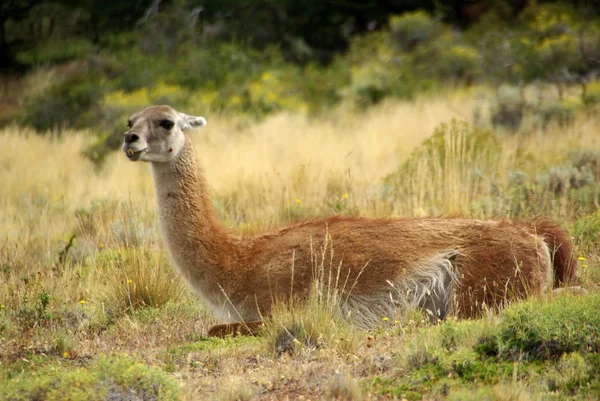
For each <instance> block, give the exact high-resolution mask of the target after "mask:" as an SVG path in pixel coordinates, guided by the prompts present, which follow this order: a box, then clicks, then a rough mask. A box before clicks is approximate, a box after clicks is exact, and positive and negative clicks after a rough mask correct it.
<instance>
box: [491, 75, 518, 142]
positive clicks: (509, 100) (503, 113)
mask: <svg viewBox="0 0 600 401" xmlns="http://www.w3.org/2000/svg"><path fill="white" fill-rule="evenodd" d="M525 107H526V104H525V101H524V100H523V96H522V94H521V90H520V89H519V88H517V87H515V86H501V87H500V88H499V89H498V90H497V91H496V94H495V98H494V99H493V101H492V102H491V104H490V118H491V121H492V125H493V126H494V127H501V128H505V129H508V130H509V131H511V132H515V131H517V130H518V129H519V127H520V126H521V122H522V121H523V115H524V113H525Z"/></svg>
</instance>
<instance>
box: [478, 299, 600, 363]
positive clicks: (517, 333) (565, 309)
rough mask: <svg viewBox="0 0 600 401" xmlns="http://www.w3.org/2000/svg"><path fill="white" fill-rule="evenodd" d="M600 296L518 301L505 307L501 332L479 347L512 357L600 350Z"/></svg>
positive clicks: (546, 356) (549, 356) (536, 357)
mask: <svg viewBox="0 0 600 401" xmlns="http://www.w3.org/2000/svg"><path fill="white" fill-rule="evenodd" d="M599 307H600V295H598V294H594V295H589V296H580V297H568V296H563V297H560V298H558V299H555V300H552V301H551V302H545V303H542V302H539V301H533V300H532V301H528V302H523V303H516V304H513V305H511V306H510V307H509V308H508V309H506V310H504V311H503V313H502V315H501V321H500V324H499V326H498V329H497V333H495V334H492V335H491V336H490V337H488V338H487V339H486V340H484V341H482V343H481V345H480V346H479V348H478V350H479V351H480V352H483V351H482V350H486V352H490V351H492V353H494V354H496V355H497V356H498V357H500V358H502V359H509V360H519V359H521V358H525V359H529V360H547V359H556V358H558V357H560V356H562V355H563V354H565V353H571V352H580V353H581V354H582V355H586V354H590V353H597V352H598V351H600V315H598V313H597V311H598V308H599Z"/></svg>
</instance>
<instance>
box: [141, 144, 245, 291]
mask: <svg viewBox="0 0 600 401" xmlns="http://www.w3.org/2000/svg"><path fill="white" fill-rule="evenodd" d="M152 172H153V175H154V183H155V186H156V197H157V200H158V213H159V219H160V225H161V231H162V234H163V236H164V238H165V242H166V245H167V248H168V250H169V253H170V254H171V257H172V259H173V260H174V262H175V264H176V265H177V267H178V268H179V270H180V271H181V273H182V275H183V276H184V278H186V279H187V280H188V281H189V282H190V283H191V284H192V285H193V286H194V287H195V289H196V290H197V291H198V292H200V293H201V294H202V295H204V296H205V297H206V298H208V299H211V298H213V296H211V294H210V293H211V292H213V291H214V287H216V288H218V286H216V284H218V285H220V286H226V285H227V282H226V278H227V275H226V274H224V270H227V269H228V268H229V267H231V266H230V265H231V263H230V262H231V260H232V257H234V255H235V254H236V249H235V247H236V244H235V241H234V239H233V238H232V237H230V236H229V234H228V232H227V229H226V228H225V227H224V226H223V224H222V223H221V222H220V221H219V220H218V218H217V215H216V211H215V209H214V207H213V205H212V203H211V201H210V198H209V196H208V194H207V189H206V186H207V185H206V182H205V179H204V176H203V174H202V171H201V170H200V169H199V168H198V166H197V165H196V157H195V154H194V149H193V147H192V144H191V142H190V139H189V138H187V137H186V140H185V145H184V148H183V149H182V150H181V151H180V153H179V154H178V155H177V156H176V157H175V159H174V160H172V161H171V162H168V163H152ZM224 280H225V281H224ZM213 286H214V287H213Z"/></svg>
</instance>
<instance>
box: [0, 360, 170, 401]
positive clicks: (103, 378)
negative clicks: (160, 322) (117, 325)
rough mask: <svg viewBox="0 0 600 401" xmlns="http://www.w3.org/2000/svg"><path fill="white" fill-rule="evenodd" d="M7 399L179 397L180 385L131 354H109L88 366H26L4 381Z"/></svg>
mask: <svg viewBox="0 0 600 401" xmlns="http://www.w3.org/2000/svg"><path fill="white" fill-rule="evenodd" d="M0 399H2V400H5V401H34V400H64V399H68V400H74V401H84V400H85V401H94V400H98V401H100V400H113V399H115V400H116V399H140V400H157V401H171V400H179V399H180V394H179V386H178V385H177V383H176V382H174V381H173V380H172V379H171V378H170V377H169V376H168V375H166V374H165V373H164V372H163V371H162V370H160V369H157V368H153V367H150V366H148V365H146V364H145V363H140V362H137V361H135V360H133V359H130V358H127V357H121V356H117V357H112V358H110V357H105V358H100V359H98V360H95V361H93V362H92V363H90V364H89V365H88V366H86V367H80V368H76V369H69V368H68V366H61V365H49V366H46V367H42V368H40V369H35V370H31V369H30V370H24V371H23V372H22V373H20V374H19V375H18V376H17V377H15V378H13V380H11V381H7V382H4V383H2V384H0Z"/></svg>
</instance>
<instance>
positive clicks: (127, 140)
mask: <svg viewBox="0 0 600 401" xmlns="http://www.w3.org/2000/svg"><path fill="white" fill-rule="evenodd" d="M138 139H140V137H139V136H137V134H126V135H125V143H126V144H128V145H129V144H130V143H133V142H135V141H137V140H138Z"/></svg>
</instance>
